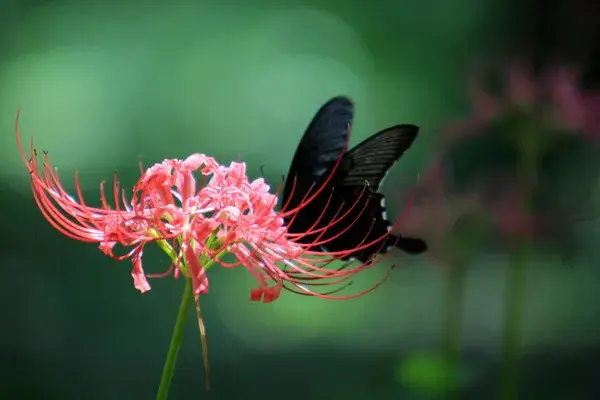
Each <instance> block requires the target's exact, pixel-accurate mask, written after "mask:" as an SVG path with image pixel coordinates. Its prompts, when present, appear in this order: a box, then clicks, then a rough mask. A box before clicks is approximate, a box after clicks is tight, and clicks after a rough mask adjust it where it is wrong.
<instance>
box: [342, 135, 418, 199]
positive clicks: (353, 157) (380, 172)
mask: <svg viewBox="0 0 600 400" xmlns="http://www.w3.org/2000/svg"><path fill="white" fill-rule="evenodd" d="M418 133H419V128H418V127H417V126H415V125H408V124H406V125H396V126H392V127H391V128H388V129H385V130H383V131H381V132H378V133H376V134H374V135H373V136H371V137H369V138H368V139H366V140H365V141H363V142H362V143H360V144H359V145H357V146H356V147H354V148H352V149H351V150H350V151H348V152H347V153H346V154H344V157H343V159H342V166H341V169H342V170H343V171H345V172H344V175H343V180H342V181H341V182H339V184H340V185H343V186H361V187H362V186H364V185H365V184H367V185H368V186H369V188H370V189H371V190H372V191H373V192H377V191H378V190H379V187H380V186H381V183H382V182H383V180H384V178H385V176H386V174H387V173H388V171H389V170H390V168H392V166H393V165H394V164H395V163H396V161H398V160H399V159H400V157H402V155H403V154H404V153H405V152H406V150H408V149H409V147H410V146H411V145H412V143H413V142H414V140H415V138H416V137H417V134H418ZM340 176H342V171H340Z"/></svg>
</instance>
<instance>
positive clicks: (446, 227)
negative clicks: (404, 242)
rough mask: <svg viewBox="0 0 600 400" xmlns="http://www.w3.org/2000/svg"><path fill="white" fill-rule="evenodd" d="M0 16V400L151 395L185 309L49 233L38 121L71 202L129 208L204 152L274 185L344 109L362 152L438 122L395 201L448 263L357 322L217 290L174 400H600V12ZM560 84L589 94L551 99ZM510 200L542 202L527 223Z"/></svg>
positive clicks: (377, 272)
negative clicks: (349, 109) (156, 173)
mask: <svg viewBox="0 0 600 400" xmlns="http://www.w3.org/2000/svg"><path fill="white" fill-rule="evenodd" d="M0 10H1V12H0V21H1V23H0V33H1V37H2V40H1V41H0V126H2V132H3V135H2V136H0V151H1V155H2V160H3V161H2V168H0V203H1V206H2V209H4V213H5V228H6V230H3V231H2V241H1V242H0V246H1V247H0V249H1V250H0V251H1V255H0V257H1V258H0V260H1V267H0V307H1V315H2V319H1V326H2V329H0V365H1V368H2V374H1V378H0V398H2V399H4V398H6V399H17V398H36V399H37V398H43V399H150V398H154V396H155V393H156V389H157V387H158V382H159V379H160V375H161V371H162V367H163V363H164V358H165V355H166V351H167V347H168V344H169V341H170V337H171V333H172V328H173V324H174V321H175V317H176V313H177V308H178V305H179V301H180V296H181V291H182V288H183V282H182V281H181V280H174V279H172V278H166V279H157V280H152V281H151V284H152V290H151V291H150V292H148V293H145V294H143V295H140V293H139V292H138V291H137V290H135V289H134V288H133V285H132V280H131V277H130V268H131V264H130V263H129V262H127V261H124V262H117V261H114V260H111V259H109V258H108V257H106V256H104V255H103V254H102V253H101V252H100V251H99V250H98V249H97V246H95V245H93V244H82V243H78V242H75V241H72V240H70V239H68V238H66V237H64V236H62V235H61V234H60V233H58V232H56V231H55V230H54V229H53V228H52V227H51V226H50V224H49V223H48V222H47V221H45V220H44V218H43V216H42V215H41V213H40V211H39V210H38V209H37V207H36V205H35V203H34V201H33V198H32V194H31V190H30V187H29V176H28V173H27V170H26V168H25V167H24V165H23V163H22V161H21V159H20V157H19V153H18V150H17V146H16V141H15V137H14V133H13V132H14V120H15V116H16V113H17V109H18V108H19V107H22V115H21V132H22V136H23V138H24V141H25V142H27V141H28V140H29V137H30V136H31V135H34V136H35V140H36V147H37V148H38V149H40V150H42V149H43V150H47V151H49V152H50V155H51V159H52V161H53V164H54V165H55V166H56V167H58V169H59V171H60V173H61V177H62V180H63V183H64V185H65V187H66V188H67V189H69V190H73V189H74V180H73V175H72V171H73V170H74V169H75V168H76V169H77V170H78V172H79V177H80V180H81V185H82V188H83V190H84V191H85V194H86V198H87V199H88V202H89V203H94V201H96V200H97V199H99V183H100V182H101V181H103V180H108V181H110V180H111V179H112V175H113V173H114V171H118V172H119V176H120V180H121V182H122V183H123V185H124V186H126V187H129V188H131V186H132V185H133V184H134V183H135V181H136V179H137V178H138V177H139V169H138V159H140V158H141V159H142V161H143V163H144V165H146V166H148V165H151V164H152V163H154V162H157V161H161V160H162V159H164V158H184V157H186V156H187V155H189V154H190V153H194V152H202V153H205V154H208V155H211V156H214V157H216V158H217V159H218V160H219V161H220V162H222V163H228V162H230V161H232V160H236V159H238V158H239V159H241V160H243V161H245V162H246V163H247V164H248V171H249V174H250V176H251V177H252V178H256V177H259V176H261V175H264V176H265V178H266V179H267V180H269V182H270V183H271V185H272V187H277V186H278V185H279V183H280V177H281V176H282V175H285V174H287V172H288V168H289V163H290V161H291V158H292V156H293V154H294V151H295V148H296V145H297V143H298V141H299V139H300V137H301V136H302V134H303V132H304V129H305V128H306V126H307V124H308V123H309V121H310V119H311V118H312V116H313V115H314V113H315V112H316V110H317V109H318V108H319V107H320V106H321V105H322V104H323V103H324V102H325V101H327V100H328V99H329V98H330V97H333V96H336V95H340V94H343V95H347V96H350V97H351V98H352V99H353V100H354V101H355V103H356V117H355V123H354V125H353V130H352V142H351V145H354V144H357V143H359V142H360V141H361V140H363V139H364V138H366V137H368V136H369V135H371V134H372V133H374V132H376V131H378V130H380V129H383V128H385V127H387V126H390V125H394V124H397V123H412V124H416V125H418V126H420V128H421V131H420V136H419V137H418V139H417V140H416V142H415V144H414V145H413V147H412V148H411V150H410V151H409V152H407V154H406V155H405V156H404V157H403V159H402V160H401V162H399V163H398V164H396V166H395V167H394V169H393V170H392V171H391V173H390V175H389V177H388V179H387V180H386V182H385V185H384V188H383V192H384V193H385V194H386V195H387V196H388V201H387V204H388V209H389V213H390V215H391V216H392V217H398V216H399V215H400V214H401V212H402V211H403V210H404V209H405V207H406V204H407V201H408V200H407V199H408V194H409V192H410V191H411V189H412V188H413V187H414V186H415V183H416V182H417V174H419V184H418V185H417V194H416V197H415V200H414V205H413V207H411V208H410V210H409V214H410V217H409V218H407V222H406V223H407V225H406V230H407V231H409V230H410V232H411V233H414V235H418V236H422V237H424V238H425V239H426V240H428V242H429V243H430V247H431V252H430V254H429V255H428V256H419V257H409V256H405V255H403V254H400V253H399V254H394V255H393V257H391V258H390V259H389V262H391V263H394V264H395V265H396V267H397V268H396V269H395V270H394V272H393V276H392V278H391V280H390V281H389V282H387V283H386V284H385V285H384V286H382V287H381V288H379V289H378V290H376V291H375V292H373V293H371V294H369V295H367V296H364V297H361V298H358V299H354V300H348V301H328V300H322V299H317V298H306V297H303V296H296V295H293V294H290V293H284V294H283V296H282V297H281V298H280V299H279V300H278V301H276V302H275V303H272V304H262V303H255V302H250V301H248V299H249V293H250V289H251V288H252V287H253V285H254V281H253V279H252V277H251V276H249V274H247V273H246V272H245V271H243V270H241V269H234V270H223V269H218V268H214V269H211V271H210V273H209V276H210V285H211V288H210V293H209V294H208V295H206V296H203V297H202V298H201V304H202V307H203V313H204V318H205V323H206V324H207V329H208V343H209V357H210V362H211V366H212V378H211V383H212V384H211V386H212V388H211V391H210V392H206V389H205V386H204V370H203V366H202V355H201V347H200V341H199V335H198V329H197V326H196V324H195V323H189V324H188V326H187V327H186V331H185V334H184V339H183V345H182V350H181V352H180V356H179V362H178V364H177V368H176V373H175V377H174V380H173V383H172V388H171V397H170V398H173V399H201V398H207V399H237V398H251V397H257V398H261V399H264V400H268V399H282V398H287V399H307V398H309V399H330V398H338V397H339V398H345V399H366V398H370V399H414V400H417V399H430V398H446V397H447V398H450V397H453V398H458V399H494V398H500V397H502V398H505V399H508V398H517V397H516V395H515V394H514V393H515V392H514V391H513V392H512V393H513V394H510V393H509V392H510V391H508V392H506V391H503V389H502V386H503V385H505V384H507V383H506V382H507V379H508V378H506V377H507V376H513V377H518V384H517V385H518V390H519V392H518V393H519V397H518V398H520V399H533V400H535V399H547V400H550V399H597V398H600V383H599V381H598V379H597V377H598V374H599V373H600V368H599V367H598V363H599V361H600V347H599V344H600V342H599V338H600V335H599V333H600V332H599V329H600V323H599V322H600V319H599V318H600V303H599V302H597V299H598V296H597V293H598V284H597V282H598V279H599V278H600V269H599V268H598V261H599V257H600V250H599V249H598V246H597V245H596V243H597V241H598V240H599V239H598V238H599V237H600V236H598V229H599V225H598V223H597V220H596V214H597V213H596V203H597V202H596V199H597V196H594V193H595V192H596V191H597V189H598V174H597V172H598V170H600V165H599V160H597V159H598V158H599V157H598V156H597V154H598V152H597V150H598V139H599V138H600V135H598V128H600V124H594V122H595V121H596V122H597V121H598V118H596V119H594V115H595V114H594V113H597V112H598V107H597V105H598V104H600V103H599V102H597V101H596V99H597V98H598V97H597V95H596V94H595V93H596V91H597V90H598V89H600V82H599V80H598V78H599V72H600V70H599V67H600V65H599V61H600V60H599V58H600V57H599V54H600V53H599V50H600V47H599V39H600V37H599V35H598V31H599V29H598V28H599V25H598V20H597V19H596V17H595V14H598V12H599V11H600V10H599V9H598V5H597V4H596V3H594V2H592V1H591V0H588V1H586V0H576V1H566V0H557V1H555V2H553V3H548V2H542V1H537V0H527V1H525V2H518V3H517V2H511V1H499V0H479V1H474V0H451V1H442V0H424V1H421V2H408V1H395V2H391V1H381V0H374V1H371V2H364V1H359V0H346V1H331V0H329V1H327V0H326V1H320V2H317V1H311V0H283V1H278V2H275V1H269V0H264V1H258V0H251V1H248V2H233V1H231V0H224V1H214V0H212V1H211V0H198V1H191V0H187V1H186V0H171V1H168V2H167V1H158V0H157V1H154V2H143V1H135V0H121V1H114V0H104V1H96V0H90V1H67V0H56V1H31V0H19V1H17V0H4V1H3V2H2V5H0ZM515 60H517V61H515ZM515 63H516V64H515ZM515 65H520V66H521V67H523V66H524V67H526V68H529V69H530V71H529V75H527V73H521V74H520V75H519V73H518V71H519V67H515ZM553 68H554V69H553ZM565 68H568V70H569V71H571V72H572V73H571V74H570V75H568V76H569V77H570V78H569V79H570V80H569V79H566V78H565V79H562V78H559V77H558V76H559V75H560V76H562V77H564V76H566V75H565V74H566V72H565ZM506 71H509V74H508V75H509V77H508V80H507V79H504V77H506ZM510 71H517V72H515V73H513V74H512V75H511V74H510ZM546 71H555V73H549V74H548V73H546ZM556 71H559V72H560V73H559V72H556ZM573 71H574V72H573ZM521 72H522V71H521ZM561 74H562V75H561ZM528 76H529V80H528V78H527V77H528ZM538 76H539V77H541V78H539V79H540V81H541V82H542V83H543V84H540V86H541V89H540V90H539V91H538V92H536V93H538V94H536V96H533V97H532V96H531V93H532V90H531V86H532V81H533V79H534V77H538ZM548 76H550V78H548V79H546V78H544V77H548ZM474 77H477V79H478V80H477V82H478V83H477V84H476V85H475V86H476V87H475V89H473V85H472V82H473V81H474ZM536 79H537V78H536ZM561 79H562V80H561ZM548 82H550V83H548ZM561 85H562V86H561ZM567 86H568V87H567ZM565 87H566V88H565ZM528 90H529V91H528ZM567 92H568V95H567V94H565V93H567ZM507 93H508V94H507ZM523 93H524V94H523ZM528 96H529V97H528ZM569 96H570V97H569ZM491 98H503V99H505V101H504V103H503V102H502V101H500V100H498V101H496V103H495V104H496V106H493V105H492V103H493V102H492V101H490V99H491ZM500 103H501V104H500ZM505 103H506V104H505ZM498 104H500V105H498ZM507 104H508V105H507ZM517 109H518V112H517V111H515V110H517ZM532 109H535V110H536V112H533V111H531V110H532ZM540 110H542V111H543V112H541V111H540ZM557 110H558V111H557ZM594 110H595V111H594ZM537 111H540V112H541V113H542V114H543V115H544V116H547V115H548V114H551V116H557V117H556V118H544V119H543V121H542V118H540V117H539V113H537ZM548 120H551V121H553V122H552V123H547V121H548ZM555 120H556V121H558V122H556V123H555V122H554V121H555ZM560 122H563V123H562V124H561V123H560ZM524 137H527V138H534V139H532V140H523V139H522V138H524ZM523 142H527V143H529V145H526V144H524V143H523ZM532 143H533V144H532ZM528 146H529V147H528ZM532 148H535V149H536V150H535V151H528V150H523V149H532ZM523 154H526V155H527V156H523ZM533 159H535V161H531V160H533ZM523 160H529V163H528V162H527V161H523ZM534 164H535V168H533V167H527V165H529V166H531V165H534ZM439 167H441V168H439ZM436 168H437V169H436ZM261 169H262V173H261ZM431 171H438V174H437V175H435V174H434V173H433V172H431ZM440 171H441V172H440ZM528 171H529V172H528ZM532 171H533V172H532ZM435 176H437V178H436V179H433V177H435ZM524 176H525V177H527V176H529V177H530V178H531V179H528V178H523V177H524ZM523 182H525V183H523ZM515 188H520V190H519V191H515V190H514V189H515ZM521 189H522V190H521ZM515 192H516V193H517V194H516V195H514V194H515ZM513 195H514V196H513ZM515 196H516V197H518V198H524V199H529V200H531V201H529V200H527V202H528V203H529V204H530V206H528V208H527V212H526V213H525V214H527V215H526V216H525V217H522V216H520V215H521V214H520V213H521V211H522V210H521V209H520V208H519V207H517V206H516V205H515V204H517V203H519V202H518V201H516V202H511V201H510V199H514V198H515ZM499 199H507V200H506V202H504V201H500V200H499ZM432 210H434V211H432ZM474 210H479V211H477V212H475V211H474ZM467 211H471V213H470V214H469V213H467ZM533 213H535V217H532V218H529V217H528V216H529V215H530V214H533ZM465 214H468V215H471V214H472V215H471V217H473V215H475V217H473V218H470V219H469V218H466V219H465V218H462V219H461V216H463V215H465ZM425 217H429V218H425ZM530 219H531V220H535V222H531V221H530ZM457 221H463V222H464V221H466V222H464V223H462V224H461V223H458V222H457ZM473 221H475V223H473ZM442 222H443V223H442ZM442 225H443V227H442ZM506 225H508V226H506ZM533 225H535V226H536V227H537V228H536V229H529V227H530V226H533ZM538 228H539V229H538ZM530 231H531V232H530ZM522 243H527V246H525V247H523V246H521V244H522ZM144 259H145V269H146V271H148V272H162V271H165V270H166V269H167V268H168V267H169V264H170V260H169V259H168V258H167V257H166V256H165V255H164V254H163V253H161V252H160V251H159V250H157V249H154V248H150V246H149V247H148V250H147V251H146V254H145V257H144ZM515 259H516V260H517V261H515ZM515 265H516V266H517V267H515ZM511 268H513V269H512V270H511ZM513 270H514V271H520V272H518V273H517V274H516V276H515V274H514V273H513V274H511V272H510V271H513ZM449 271H459V273H453V272H449ZM381 275H382V270H381V269H378V268H373V269H372V270H369V271H367V272H365V273H364V274H363V275H362V276H360V277H358V278H357V280H358V281H359V282H358V284H360V285H363V284H364V285H369V284H370V283H373V282H374V281H375V280H377V279H378V278H379V277H380V276H381ZM362 280H364V282H363V281H362ZM515 282H516V284H515ZM515 287H516V289H515ZM511 288H512V289H511ZM513 290H516V292H513ZM511 299H512V300H511ZM514 299H516V300H514ZM510 310H512V311H510ZM511 315H512V317H511ZM519 315H520V317H519ZM449 321H450V322H449ZM452 321H453V322H452ZM519 321H520V322H519ZM192 322H193V320H192ZM507 337H508V339H507ZM511 343H512V344H511ZM515 343H517V344H515ZM511 346H512V347H511ZM507 348H508V350H507ZM511 348H512V349H513V350H510V349H511ZM515 348H516V349H520V350H515ZM447 359H451V360H453V361H452V363H451V364H452V365H449V363H448V362H447V361H446V360H447ZM507 359H508V360H509V361H508V364H507V361H506V360H507ZM503 360H504V361H503ZM510 360H512V364H511V361H510ZM517 364H518V365H519V367H518V368H517V367H516V366H515V365H517ZM507 365H509V366H507ZM510 365H512V366H510ZM507 371H508V372H507ZM511 371H512V372H511ZM511 374H512V375H511ZM449 376H450V377H451V378H448V377H449ZM502 377H504V378H502ZM508 381H510V379H508ZM513 384H514V382H513ZM508 385H510V383H508ZM502 393H504V394H502Z"/></svg>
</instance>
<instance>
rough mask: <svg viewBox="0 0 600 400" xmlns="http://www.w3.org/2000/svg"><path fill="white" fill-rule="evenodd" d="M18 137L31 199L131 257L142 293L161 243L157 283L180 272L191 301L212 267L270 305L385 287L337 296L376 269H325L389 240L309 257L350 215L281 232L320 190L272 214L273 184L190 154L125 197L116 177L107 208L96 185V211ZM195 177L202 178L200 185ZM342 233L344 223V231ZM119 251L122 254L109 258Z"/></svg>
mask: <svg viewBox="0 0 600 400" xmlns="http://www.w3.org/2000/svg"><path fill="white" fill-rule="evenodd" d="M16 137H17V144H18V147H19V150H20V153H21V156H22V159H23V161H24V163H25V164H26V166H27V168H28V170H29V173H30V178H31V188H32V191H33V196H34V199H35V201H36V203H37V205H38V207H39V209H40V211H41V212H42V214H43V216H44V217H45V218H46V219H47V220H48V222H49V223H50V224H51V225H52V226H53V227H54V228H55V229H57V230H58V231H59V232H61V233H63V234H64V235H66V236H68V237H70V238H72V239H75V240H79V241H82V242H87V243H98V244H99V248H100V250H101V251H103V252H104V253H105V254H107V255H108V256H110V257H111V258H113V259H116V260H125V259H131V261H132V263H133V269H132V272H131V275H132V277H133V280H134V286H135V287H136V288H137V289H138V290H139V291H140V292H142V293H143V292H146V291H148V290H150V285H149V283H148V280H147V277H152V275H146V274H145V272H144V269H143V268H142V255H143V250H144V246H145V245H146V244H148V243H156V244H158V246H159V247H160V248H161V249H163V250H164V251H165V252H166V253H167V255H169V257H170V258H171V259H172V261H173V262H172V264H171V267H170V268H169V270H168V271H167V272H166V273H164V274H160V275H154V276H166V275H169V274H171V273H172V274H173V275H174V276H175V277H178V276H179V274H181V273H183V274H184V275H185V276H186V277H188V278H190V279H192V282H193V290H194V294H195V295H199V294H203V293H207V292H208V290H209V285H208V278H207V276H206V270H207V269H208V268H209V267H210V266H211V265H213V264H215V263H216V264H218V265H220V266H222V267H225V268H233V267H238V266H242V267H244V268H245V269H246V270H248V271H249V272H250V273H251V274H252V275H253V276H254V277H255V279H256V280H257V282H258V285H259V287H258V289H253V290H252V292H251V300H253V301H260V300H262V301H264V302H271V301H274V300H275V299H277V298H278V297H279V296H280V293H281V291H282V289H284V288H285V289H287V290H289V291H292V292H295V293H300V294H304V295H309V296H317V297H321V298H328V299H348V298H354V297H358V296H362V295H363V294H366V293H368V292H370V291H372V290H373V289H375V288H376V287H378V286H379V285H380V284H382V283H383V281H385V279H387V276H388V275H387V274H386V276H385V277H384V278H383V279H382V280H381V281H380V282H378V283H377V284H375V285H373V287H371V288H369V289H367V290H365V291H363V292H360V293H355V294H351V295H347V296H334V295H333V293H335V292H337V291H339V290H340V289H342V288H344V287H346V286H348V284H345V285H342V286H341V287H339V284H340V283H342V282H346V281H348V280H349V279H350V278H351V277H352V276H354V275H355V274H357V273H358V272H360V271H362V270H364V269H366V268H370V267H372V266H374V265H376V264H377V262H371V263H368V265H359V266H357V267H354V268H347V264H345V265H343V266H342V267H340V268H337V269H329V268H326V267H327V265H328V264H329V263H331V262H332V261H337V260H340V259H344V258H347V256H348V255H349V254H352V253H353V252H355V251H357V250H359V251H360V250H361V249H364V248H366V247H369V246H373V245H374V244H377V243H381V245H382V246H383V245H384V239H385V236H384V237H381V238H377V239H376V240H371V241H369V242H368V243H361V244H360V245H359V246H355V247H354V248H352V249H348V250H344V251H337V252H326V251H324V250H315V247H317V248H319V249H320V247H319V246H320V245H322V244H323V243H324V241H323V240H321V238H322V237H323V235H324V234H325V232H326V231H327V230H328V229H331V228H335V227H334V225H336V224H338V223H340V221H342V220H343V219H344V218H345V217H346V216H347V214H348V212H346V213H343V214H342V215H339V216H336V218H334V220H333V221H331V222H330V223H329V224H328V225H327V226H325V227H320V228H314V229H311V230H310V231H308V232H306V233H305V234H303V235H298V234H291V233H289V232H288V231H287V228H286V225H285V221H284V217H292V218H293V216H294V215H295V213H297V212H298V211H299V210H300V209H301V208H302V207H305V206H306V205H307V204H308V203H310V202H311V201H312V200H313V199H314V198H315V197H316V196H317V195H318V194H319V193H320V192H321V191H322V189H323V188H322V187H320V188H317V190H316V191H315V192H314V193H310V194H307V195H306V197H305V198H304V200H303V201H302V203H301V204H300V205H299V206H298V207H296V208H295V209H291V210H286V211H285V212H278V211H276V210H275V206H276V204H277V196H276V195H275V194H272V193H270V187H269V185H267V184H266V182H265V181H264V180H263V179H262V178H259V179H256V180H254V181H250V180H249V179H248V177H247V175H246V166H245V164H244V163H239V162H232V163H231V164H230V165H229V166H228V167H227V166H223V165H220V164H219V163H217V161H216V160H215V159H214V158H212V157H208V156H206V155H203V154H192V155H191V156H189V157H188V158H186V159H185V160H175V159H167V160H165V161H163V162H162V163H159V164H155V165H154V166H152V167H150V168H148V169H146V170H145V171H144V170H143V169H142V168H141V169H142V175H141V177H140V178H139V180H138V181H137V183H136V184H135V185H134V187H133V190H132V195H131V197H130V199H127V197H126V195H125V192H124V190H122V189H121V188H120V187H119V183H118V181H117V177H116V175H115V177H114V180H113V196H112V197H113V198H112V203H113V204H112V205H111V204H110V203H111V202H110V201H109V198H108V197H109V196H107V193H106V191H105V185H104V183H102V184H101V185H100V189H101V205H100V207H93V206H89V205H88V204H87V203H86V202H85V200H84V197H83V194H82V191H81V188H80V184H79V178H78V175H77V172H75V186H76V196H75V197H74V196H71V195H69V194H68V193H67V192H66V191H65V190H64V189H63V187H62V184H61V181H60V178H59V176H58V173H57V171H56V170H55V169H54V168H52V166H51V164H50V160H49V157H48V154H47V153H45V154H44V157H43V161H42V162H41V163H40V162H39V161H38V158H37V154H36V151H35V149H34V147H33V140H31V144H30V148H29V155H26V153H25V151H24V149H23V146H22V142H21V138H20V133H19V115H17V120H16ZM338 164H339V160H338ZM338 164H336V166H337V165H338ZM196 175H199V176H200V178H201V179H200V182H198V181H197V179H196ZM367 190H368V188H366V189H365V191H367ZM347 225H348V224H347V221H346V224H345V225H344V226H347ZM336 232H339V229H338V230H337V231H336ZM338 234H343V231H342V232H341V233H338ZM305 235H316V237H317V239H316V241H315V242H314V243H311V244H305V243H299V241H298V239H299V236H305ZM117 244H119V245H121V246H123V247H125V248H127V249H128V251H127V252H126V253H125V254H123V255H117V254H115V252H114V249H115V246H116V245H117ZM227 253H230V254H232V255H234V256H235V257H236V258H237V262H231V263H230V262H226V261H225V260H223V259H222V257H223V256H224V255H225V254H227ZM381 258H382V257H380V259H381ZM388 274H389V271H388ZM331 285H338V287H337V289H332V290H329V291H326V292H318V291H316V289H312V288H314V287H316V288H319V287H328V286H331Z"/></svg>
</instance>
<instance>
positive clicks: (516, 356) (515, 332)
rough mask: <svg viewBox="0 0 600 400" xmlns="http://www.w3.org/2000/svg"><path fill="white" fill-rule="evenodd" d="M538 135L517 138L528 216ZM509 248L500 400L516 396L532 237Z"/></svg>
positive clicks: (527, 236)
mask: <svg viewBox="0 0 600 400" xmlns="http://www.w3.org/2000/svg"><path fill="white" fill-rule="evenodd" d="M539 134H540V133H539V132H535V131H534V132H523V134H522V135H521V136H520V139H521V142H520V147H521V151H522V155H521V181H522V185H523V186H522V187H523V191H524V197H525V201H524V204H523V207H524V210H525V212H526V213H531V212H532V211H533V210H532V198H533V190H534V188H535V185H536V184H537V166H538V165H537V163H538V159H539V154H540V151H541V148H540V143H539V139H538V136H539ZM517 241H518V242H517V243H513V245H514V247H513V249H511V252H510V258H509V266H508V271H507V276H506V293H505V296H506V309H505V313H506V315H505V323H504V335H503V338H502V363H501V373H500V399H502V400H513V399H517V398H518V395H519V382H518V380H519V363H520V352H521V338H522V333H523V325H524V309H525V293H526V290H527V287H526V262H527V258H528V255H529V252H530V250H531V238H530V237H529V235H526V236H525V237H523V238H518V239H517Z"/></svg>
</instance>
